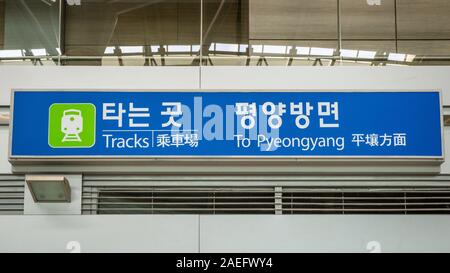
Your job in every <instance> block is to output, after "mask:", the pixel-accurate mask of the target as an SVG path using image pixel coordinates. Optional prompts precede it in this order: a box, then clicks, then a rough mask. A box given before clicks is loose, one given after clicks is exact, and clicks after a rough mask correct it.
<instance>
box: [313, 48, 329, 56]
mask: <svg viewBox="0 0 450 273" xmlns="http://www.w3.org/2000/svg"><path fill="white" fill-rule="evenodd" d="M310 54H311V55H313V56H333V54H334V49H333V48H322V47H311V52H310Z"/></svg>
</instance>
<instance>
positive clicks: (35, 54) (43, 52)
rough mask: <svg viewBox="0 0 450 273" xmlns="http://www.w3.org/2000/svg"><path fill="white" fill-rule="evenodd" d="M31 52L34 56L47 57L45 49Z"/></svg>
mask: <svg viewBox="0 0 450 273" xmlns="http://www.w3.org/2000/svg"><path fill="white" fill-rule="evenodd" d="M31 52H32V53H33V55H34V56H47V50H46V49H45V48H39V49H32V50H31Z"/></svg>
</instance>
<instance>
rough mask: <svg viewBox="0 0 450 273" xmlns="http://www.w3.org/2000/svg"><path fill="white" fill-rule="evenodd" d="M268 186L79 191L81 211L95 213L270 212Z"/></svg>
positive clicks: (271, 203)
mask: <svg viewBox="0 0 450 273" xmlns="http://www.w3.org/2000/svg"><path fill="white" fill-rule="evenodd" d="M273 204H274V195H273V189H271V188H236V187H216V188H209V187H208V188H206V187H183V188H180V187H112V188H107V187H106V188H104V187H100V188H97V189H92V188H91V189H90V190H89V191H84V194H83V211H84V212H85V213H98V214H185V213H188V214H189V213H190V214H193V213H194V214H227V213H230V214H233V213H235V214H246V213H252V214H261V213H264V214H271V213H274V206H273Z"/></svg>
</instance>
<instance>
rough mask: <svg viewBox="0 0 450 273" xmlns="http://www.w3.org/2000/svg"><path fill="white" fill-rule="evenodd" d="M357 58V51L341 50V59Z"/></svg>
mask: <svg viewBox="0 0 450 273" xmlns="http://www.w3.org/2000/svg"><path fill="white" fill-rule="evenodd" d="M357 56H358V50H352V49H341V57H344V58H356V57H357Z"/></svg>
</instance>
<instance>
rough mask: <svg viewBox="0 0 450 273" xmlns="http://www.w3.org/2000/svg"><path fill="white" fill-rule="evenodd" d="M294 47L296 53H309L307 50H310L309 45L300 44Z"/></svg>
mask: <svg viewBox="0 0 450 273" xmlns="http://www.w3.org/2000/svg"><path fill="white" fill-rule="evenodd" d="M295 49H296V50H297V54H298V55H309V51H310V50H311V48H309V47H302V46H297V47H296V48H295Z"/></svg>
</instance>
